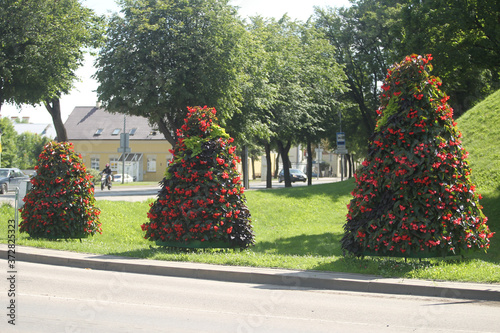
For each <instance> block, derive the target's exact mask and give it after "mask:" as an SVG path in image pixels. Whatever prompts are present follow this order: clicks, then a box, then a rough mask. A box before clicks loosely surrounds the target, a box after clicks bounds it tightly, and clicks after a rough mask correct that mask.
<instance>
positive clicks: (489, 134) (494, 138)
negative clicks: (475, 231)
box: [457, 90, 500, 263]
mask: <svg viewBox="0 0 500 333" xmlns="http://www.w3.org/2000/svg"><path fill="white" fill-rule="evenodd" d="M457 123H458V125H457V126H458V128H459V130H460V131H461V132H462V134H463V139H462V142H463V146H464V148H465V149H466V150H467V151H468V152H469V162H470V165H471V169H472V181H473V182H474V183H475V184H476V186H477V191H478V193H481V194H482V195H483V199H482V200H481V201H480V203H481V204H482V205H483V207H484V208H483V212H484V214H485V215H486V216H487V217H488V225H489V226H490V229H491V230H492V231H494V232H497V233H496V235H495V236H494V237H493V240H492V245H491V248H490V251H489V253H488V255H486V256H485V257H484V258H485V259H486V260H492V261H495V262H496V263H500V90H498V91H497V92H495V93H493V94H491V95H490V96H489V97H488V98H486V99H485V100H484V101H482V102H481V103H479V104H478V105H477V106H475V107H474V108H472V109H470V110H469V111H467V113H465V114H464V115H463V116H462V117H460V118H459V119H458V120H457Z"/></svg>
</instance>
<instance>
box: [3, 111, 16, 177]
mask: <svg viewBox="0 0 500 333" xmlns="http://www.w3.org/2000/svg"><path fill="white" fill-rule="evenodd" d="M0 130H1V131H2V134H1V135H0V140H1V151H0V154H1V155H0V167H2V168H13V167H16V168H17V167H18V165H17V162H18V158H17V149H18V146H17V133H16V130H15V129H14V126H13V125H12V122H11V121H10V119H9V118H0Z"/></svg>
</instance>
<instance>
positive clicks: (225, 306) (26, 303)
mask: <svg viewBox="0 0 500 333" xmlns="http://www.w3.org/2000/svg"><path fill="white" fill-rule="evenodd" d="M0 267H5V268H6V267H7V262H6V260H4V259H1V260H0ZM16 269H17V270H16V273H15V274H14V275H15V281H14V282H15V287H14V289H15V296H9V297H6V296H7V292H5V291H8V290H9V288H12V285H9V284H10V282H9V280H8V279H6V278H2V279H1V283H0V286H1V289H2V297H1V301H0V303H1V304H0V308H2V309H3V312H4V314H3V315H2V316H1V317H0V318H3V319H2V320H1V322H0V332H39V333H43V332H51V333H52V332H120V333H122V332H217V333H222V332H238V333H239V332H242V333H243V332H245V333H250V332H287V333H294V332H450V333H451V332H454V333H455V332H500V323H499V321H498V314H499V313H500V302H478V301H468V300H452V299H441V298H424V297H416V296H389V295H382V294H369V295H368V294H362V293H351V292H339V291H325V290H315V289H306V288H297V287H277V286H272V285H259V284H245V283H231V282H220V281H209V280H199V279H190V278H174V277H165V276H155V275H141V274H131V273H119V272H108V271H99V270H97V271H96V270H91V269H81V268H68V267H62V266H50V265H43V264H33V263H27V262H18V263H17V265H16ZM6 275H7V274H6ZM8 277H9V275H7V278H8ZM12 300H14V304H15V310H14V314H15V324H16V325H15V326H13V325H11V324H9V323H8V320H12V319H10V318H9V316H7V314H9V312H11V313H12V311H11V310H9V309H8V308H7V307H8V306H10V304H11V303H12Z"/></svg>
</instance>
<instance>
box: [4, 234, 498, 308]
mask: <svg viewBox="0 0 500 333" xmlns="http://www.w3.org/2000/svg"><path fill="white" fill-rule="evenodd" d="M0 256H1V258H4V259H7V256H8V246H7V245H6V244H0ZM15 258H16V262H32V263H41V264H48V265H58V266H68V267H78V268H90V269H96V270H107V271H116V272H127V273H138V274H152V275H163V276H173V277H185V278H195V279H207V280H217V281H227V282H239V283H251V284H271V285H276V286H286V287H304V288H315V289H329V290H342V291H353V292H363V293H384V294H394V295H415V296H427V297H441V298H458V299H468V300H483V301H500V284H481V283H460V282H441V281H428V280H405V279H393V278H383V277H380V276H373V275H362V274H348V273H335V272H321V271H302V270H285V269H271V268H255V267H240V266H222V265H209V264H199V263H187V262H171V261H160V260H146V259H134V258H129V257H119V256H111V255H96V254H85V253H76V252H67V251H59V250H51V249H41V248H33V247H26V246H16V253H15ZM17 266H18V267H19V268H18V269H19V270H22V264H21V265H19V263H18V264H17Z"/></svg>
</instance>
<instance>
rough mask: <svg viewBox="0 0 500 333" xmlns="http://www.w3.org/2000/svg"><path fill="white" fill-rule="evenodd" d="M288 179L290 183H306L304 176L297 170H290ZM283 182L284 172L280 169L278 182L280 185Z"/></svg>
mask: <svg viewBox="0 0 500 333" xmlns="http://www.w3.org/2000/svg"><path fill="white" fill-rule="evenodd" d="M290 178H291V180H292V183H295V182H304V183H305V182H306V181H307V176H306V174H305V173H303V172H302V171H300V170H298V169H290ZM283 180H285V172H284V170H283V169H282V170H281V171H280V173H279V174H278V182H280V183H281V182H282V181H283Z"/></svg>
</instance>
